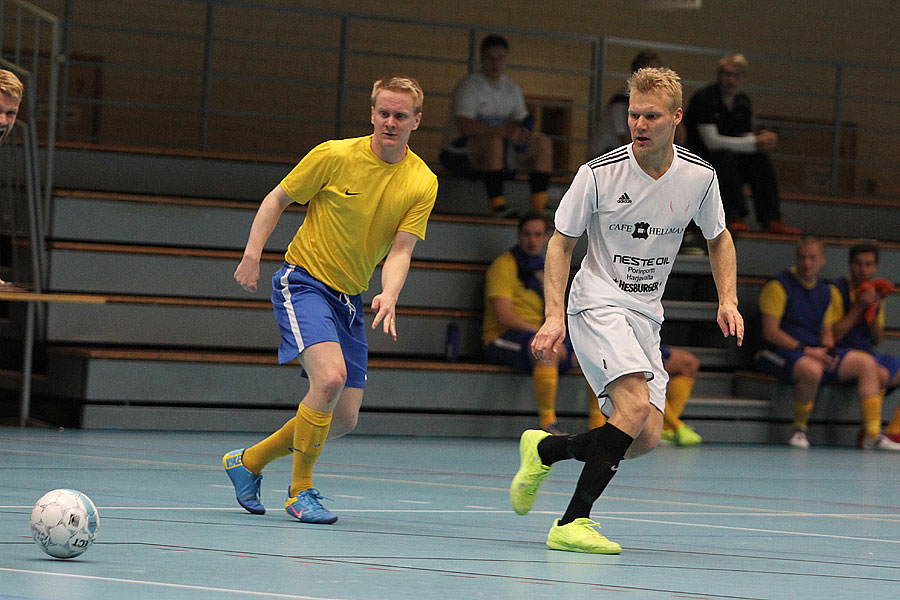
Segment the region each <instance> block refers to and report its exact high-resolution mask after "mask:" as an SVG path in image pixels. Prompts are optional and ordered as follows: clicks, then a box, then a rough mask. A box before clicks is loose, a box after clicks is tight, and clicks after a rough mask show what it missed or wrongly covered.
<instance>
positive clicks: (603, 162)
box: [587, 147, 628, 169]
mask: <svg viewBox="0 0 900 600" xmlns="http://www.w3.org/2000/svg"><path fill="white" fill-rule="evenodd" d="M623 160H628V150H626V149H625V148H624V147H622V148H619V149H617V150H613V151H611V152H607V153H606V154H604V155H603V156H598V157H597V158H595V159H594V160H592V161H589V162H588V163H587V166H589V167H590V168H592V169H596V168H598V167H605V166H607V165H612V164H615V163H617V162H622V161H623Z"/></svg>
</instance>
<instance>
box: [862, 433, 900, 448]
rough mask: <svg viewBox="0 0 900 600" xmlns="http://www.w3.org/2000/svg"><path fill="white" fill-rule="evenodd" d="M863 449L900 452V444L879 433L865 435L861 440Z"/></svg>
mask: <svg viewBox="0 0 900 600" xmlns="http://www.w3.org/2000/svg"><path fill="white" fill-rule="evenodd" d="M862 449H863V450H891V451H893V452H900V444H898V443H897V442H894V441H892V440H890V439H889V438H888V436H886V435H884V434H883V433H879V434H878V435H874V436H871V437H869V436H866V437H864V438H863V442H862Z"/></svg>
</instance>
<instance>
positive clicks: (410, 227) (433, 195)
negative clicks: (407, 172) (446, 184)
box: [397, 171, 438, 240]
mask: <svg viewBox="0 0 900 600" xmlns="http://www.w3.org/2000/svg"><path fill="white" fill-rule="evenodd" d="M429 174H430V175H431V177H430V178H429V181H428V185H427V186H423V187H424V192H423V193H422V194H421V195H420V196H419V199H418V200H417V201H416V203H415V204H413V205H412V206H411V207H410V209H409V210H408V211H406V214H405V215H403V220H401V221H400V225H399V226H398V227H397V231H405V232H406V233H411V234H413V235H415V236H416V237H418V238H419V239H420V240H424V239H425V228H426V227H427V226H428V217H429V216H431V210H432V209H433V208H434V201H435V200H436V199H437V190H438V180H437V177H436V176H435V175H434V174H432V173H431V172H430V171H429Z"/></svg>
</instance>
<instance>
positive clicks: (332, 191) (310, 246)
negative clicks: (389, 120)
mask: <svg viewBox="0 0 900 600" xmlns="http://www.w3.org/2000/svg"><path fill="white" fill-rule="evenodd" d="M371 140H372V136H371V135H369V136H366V137H360V138H351V139H345V140H331V141H328V142H323V143H322V144H319V145H318V146H316V147H315V148H313V149H312V150H310V152H309V154H307V155H306V156H305V157H303V159H302V160H301V161H300V162H299V163H298V164H297V166H296V167H294V169H293V170H292V171H291V172H290V173H288V175H287V176H286V177H285V178H284V179H283V180H282V182H281V188H282V189H283V190H284V191H285V193H286V194H287V195H288V196H289V197H290V198H291V199H293V200H294V201H295V202H297V203H299V204H307V203H308V204H309V208H308V210H307V213H306V218H305V219H304V221H303V224H302V225H301V226H300V228H299V229H298V230H297V233H296V235H294V239H293V240H292V241H291V243H290V245H289V246H288V249H287V252H285V255H284V259H285V260H286V261H287V262H288V263H290V264H294V265H298V266H300V267H303V268H304V269H306V270H307V271H308V272H309V273H310V275H312V276H313V277H315V278H316V279H318V280H319V281H321V282H322V283H324V284H325V285H327V286H329V287H331V288H333V289H335V290H337V291H339V292H343V293H345V294H351V295H353V294H359V293H361V292H363V291H364V290H366V289H367V288H368V287H369V279H371V277H372V272H373V271H374V270H375V267H376V266H377V265H378V263H379V262H380V261H381V260H382V259H383V258H384V257H385V256H386V255H387V253H388V251H389V250H390V248H391V244H392V243H393V241H394V237H395V236H396V234H397V232H398V231H405V232H408V233H412V234H413V235H415V236H416V237H418V238H419V239H425V228H426V225H427V223H428V217H429V215H430V214H431V209H432V208H434V201H435V198H436V197H437V187H438V184H437V177H436V176H435V174H434V173H432V172H431V169H429V168H428V165H426V164H425V162H424V161H423V160H422V159H421V158H419V157H418V156H417V155H416V154H415V153H413V151H412V150H409V149H408V148H407V152H406V156H405V157H404V158H403V160H401V161H400V162H398V163H396V164H390V163H386V162H384V161H383V160H381V159H380V158H378V157H377V156H376V155H375V153H374V152H372V148H371V145H370V144H371Z"/></svg>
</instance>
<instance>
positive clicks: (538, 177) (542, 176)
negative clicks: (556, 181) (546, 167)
mask: <svg viewBox="0 0 900 600" xmlns="http://www.w3.org/2000/svg"><path fill="white" fill-rule="evenodd" d="M528 181H529V183H530V186H531V193H532V194H533V193H535V192H546V191H547V188H549V187H550V173H532V174H531V175H530V176H529V177H528Z"/></svg>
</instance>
